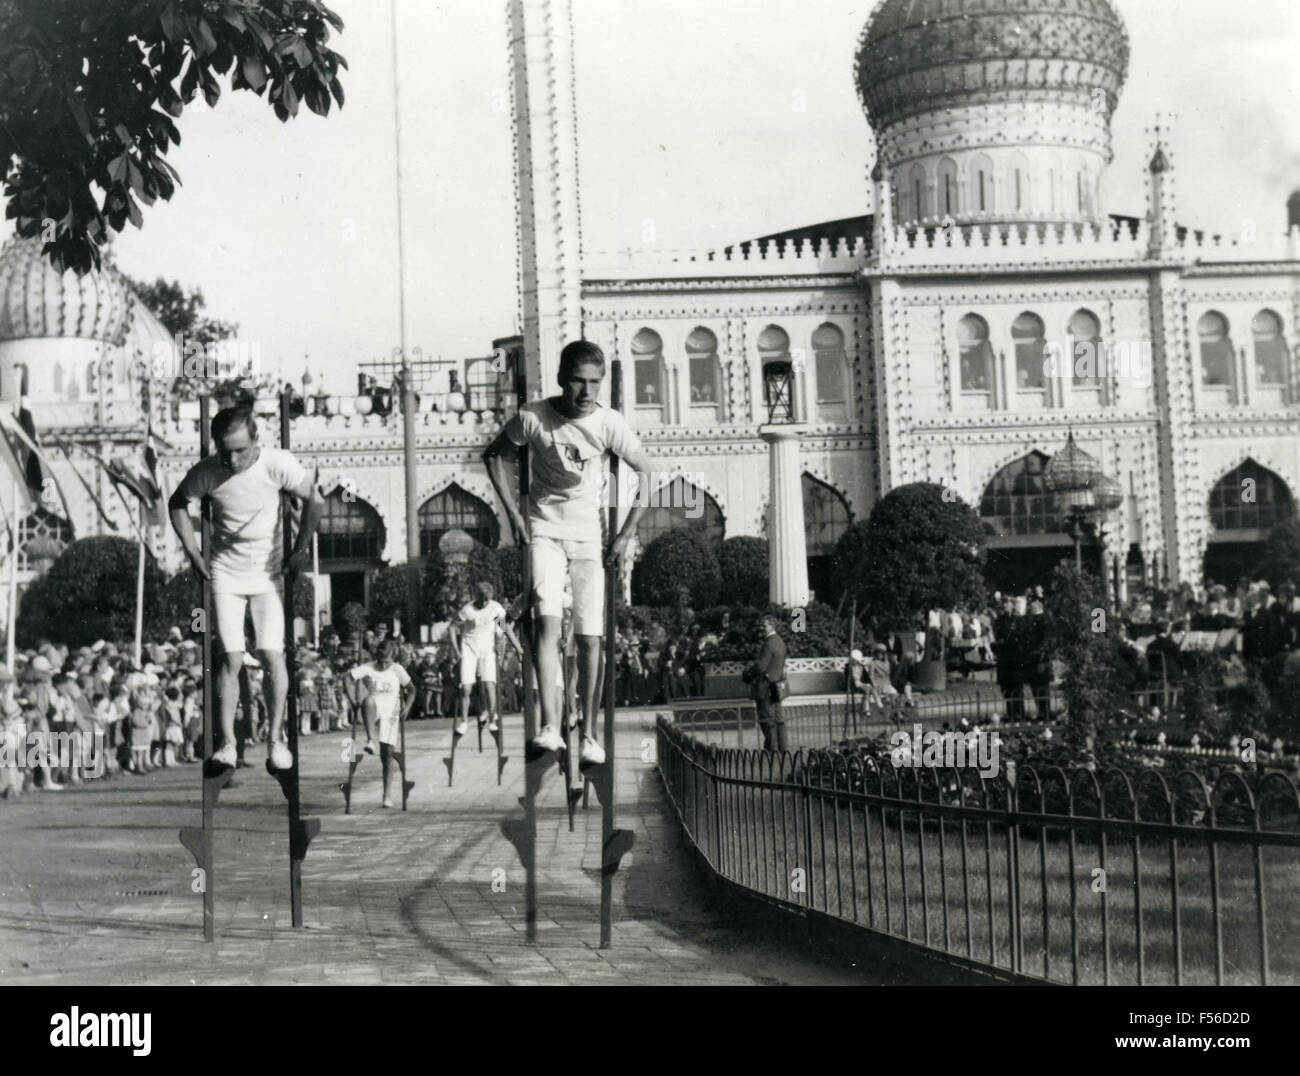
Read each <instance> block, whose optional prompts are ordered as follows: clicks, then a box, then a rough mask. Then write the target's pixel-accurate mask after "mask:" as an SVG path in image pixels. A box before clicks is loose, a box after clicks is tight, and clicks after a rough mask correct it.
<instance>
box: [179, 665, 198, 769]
mask: <svg viewBox="0 0 1300 1076" xmlns="http://www.w3.org/2000/svg"><path fill="white" fill-rule="evenodd" d="M181 723H182V727H183V728H184V732H185V746H184V750H183V751H182V752H181V761H182V762H198V760H199V754H198V753H199V748H200V747H201V746H202V740H203V698H202V695H201V694H200V692H199V685H198V684H196V683H193V682H190V683H188V684H186V685H185V688H184V690H182V691H181Z"/></svg>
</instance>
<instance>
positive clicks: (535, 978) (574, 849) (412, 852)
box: [0, 711, 888, 985]
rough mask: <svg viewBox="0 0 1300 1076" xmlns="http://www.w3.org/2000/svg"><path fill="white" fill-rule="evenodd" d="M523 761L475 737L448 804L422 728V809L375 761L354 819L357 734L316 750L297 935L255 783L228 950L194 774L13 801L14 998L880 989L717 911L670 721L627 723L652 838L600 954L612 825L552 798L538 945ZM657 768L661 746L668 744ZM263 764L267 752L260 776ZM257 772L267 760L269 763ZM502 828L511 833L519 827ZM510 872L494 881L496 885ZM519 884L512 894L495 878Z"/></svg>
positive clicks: (624, 788) (225, 905)
mask: <svg viewBox="0 0 1300 1076" xmlns="http://www.w3.org/2000/svg"><path fill="white" fill-rule="evenodd" d="M505 729H506V738H507V739H506V742H507V745H508V749H507V754H510V755H512V756H513V757H512V758H511V760H510V762H509V763H508V764H507V767H506V770H505V774H504V779H503V784H502V785H501V786H500V787H498V786H497V784H496V782H495V778H494V767H495V754H494V753H493V748H492V744H491V740H490V738H488V737H486V736H485V737H484V739H485V747H484V753H483V754H482V755H480V754H478V752H477V748H476V744H475V742H474V741H475V736H474V733H473V731H471V733H470V735H469V736H467V737H465V739H464V740H463V741H462V743H461V745H460V747H459V748H458V750H457V757H456V782H455V786H454V787H450V788H449V787H448V786H447V769H446V766H445V764H444V759H445V758H446V755H447V749H448V746H449V743H450V735H451V734H450V728H449V725H448V723H447V722H446V721H436V722H416V723H413V724H412V725H410V726H408V737H407V741H408V742H407V746H408V750H409V753H410V755H411V773H410V776H411V777H412V778H413V779H414V780H415V781H416V782H417V784H416V788H415V791H414V792H413V793H412V797H411V801H410V804H409V808H410V809H409V810H408V812H407V813H405V814H403V813H402V812H401V811H400V810H383V809H381V808H380V806H379V798H380V795H379V763H378V760H377V759H367V760H366V761H365V762H364V763H363V764H362V765H361V766H360V767H359V768H358V770H357V778H356V784H355V788H354V799H353V812H354V813H353V814H352V815H350V816H345V815H344V814H343V797H342V795H341V794H340V793H339V792H338V789H337V785H338V782H339V781H340V780H342V779H343V777H344V776H345V773H346V766H345V765H344V763H343V761H342V753H341V743H342V740H343V739H344V736H345V734H343V733H336V734H331V735H328V736H319V735H317V736H311V737H307V738H304V739H303V740H302V741H301V743H302V755H303V778H302V798H303V813H304V814H307V815H313V816H315V817H318V818H320V819H321V833H320V835H319V836H318V837H317V838H316V839H315V841H314V842H313V843H312V847H311V850H310V852H309V854H308V856H307V858H306V860H305V862H304V866H303V893H304V898H303V902H304V909H305V925H304V929H302V930H300V931H294V930H292V928H291V926H290V921H289V898H288V873H289V872H288V858H287V843H288V842H287V835H286V828H287V825H286V815H285V808H284V799H283V797H282V796H281V794H280V791H279V788H278V787H277V786H276V784H275V782H274V781H272V780H271V778H270V777H269V776H267V774H266V773H265V771H264V770H262V769H257V768H255V769H249V770H241V771H239V775H238V779H237V785H236V787H233V788H230V789H227V790H226V791H224V792H223V793H222V795H221V800H220V803H219V805H218V808H217V835H216V857H217V858H216V867H215V870H214V878H213V881H214V885H215V894H216V914H217V941H216V942H215V943H214V944H213V945H207V944H205V943H204V942H203V939H202V898H201V896H199V895H198V894H194V893H192V892H191V890H190V880H191V871H192V869H193V866H194V864H193V860H192V859H191V858H190V857H189V854H188V853H187V852H185V851H184V849H182V848H181V846H180V843H179V841H178V840H177V831H178V829H179V828H180V827H181V826H182V825H187V824H188V825H197V824H198V823H199V806H198V804H199V787H198V785H199V776H198V772H197V769H198V768H197V767H194V766H186V767H177V768H175V769H169V770H163V771H156V772H155V773H153V774H150V775H145V776H143V777H129V776H128V777H123V778H120V779H117V780H113V781H98V782H93V783H91V784H90V785H88V786H85V787H83V788H82V789H81V790H71V789H69V790H66V791H63V792H50V793H41V792H29V793H28V794H27V795H26V796H24V797H23V799H22V800H21V801H18V802H0V983H65V984H67V983H77V984H83V983H84V984H190V983H211V984H245V983H246V984H272V983H276V984H278V983H288V984H294V983H322V984H323V983H358V984H360V983H376V984H380V983H393V984H399V983H429V984H447V985H461V984H464V985H470V984H520V985H523V984H538V985H542V984H546V985H564V984H611V985H631V984H665V985H669V984H671V985H691V984H699V985H741V984H771V983H808V984H812V983H845V984H860V983H864V982H872V981H885V980H886V979H887V978H888V976H886V975H885V974H884V973H883V971H881V970H880V969H877V970H875V971H874V972H873V971H872V970H871V969H863V968H855V967H852V966H847V965H846V966H836V964H835V962H833V961H828V960H826V959H825V958H822V957H818V956H817V955H816V954H814V953H812V952H810V951H808V950H807V949H806V948H804V947H803V946H801V945H799V944H798V943H797V942H796V941H790V940H787V939H785V938H784V936H783V937H770V936H766V935H765V933H764V932H763V931H759V930H754V929H747V928H746V925H745V924H744V923H743V922H737V921H733V920H729V919H727V918H724V916H723V914H722V913H721V912H719V911H718V910H717V909H716V908H715V907H713V906H712V905H711V904H710V902H709V900H708V897H707V891H706V890H705V889H704V888H703V887H702V885H701V884H700V882H699V880H698V879H697V877H696V876H695V875H694V873H693V872H692V870H691V869H690V867H689V861H688V858H687V853H686V850H685V848H684V847H683V846H682V844H681V837H680V831H679V827H678V825H677V822H676V821H675V819H674V818H673V816H672V810H671V807H670V806H669V804H668V802H667V799H666V797H665V796H664V793H663V790H662V785H661V783H660V780H659V777H658V774H657V773H656V772H655V770H654V767H653V764H652V763H651V762H647V761H643V758H642V756H643V751H644V748H645V747H646V745H647V744H651V745H652V744H653V735H654V731H653V730H654V715H653V713H651V712H649V711H621V712H620V713H619V717H618V734H619V750H618V757H617V765H618V770H617V780H618V825H619V826H620V827H622V828H627V829H631V830H633V831H634V832H635V834H636V847H635V849H634V850H633V851H632V853H630V854H629V855H628V856H626V857H625V858H624V860H623V866H622V869H621V870H620V871H619V873H618V875H617V876H616V879H615V885H614V935H613V945H612V947H611V948H610V949H608V950H600V949H599V948H598V942H599V904H600V875H599V866H600V809H599V805H598V801H597V799H596V797H595V795H594V793H593V795H592V797H591V808H590V809H589V810H588V811H587V812H586V813H585V814H584V813H583V812H581V811H579V814H578V818H577V823H576V831H575V832H574V833H569V831H568V816H567V811H566V809H565V806H564V801H563V793H562V790H561V784H560V779H559V774H558V772H557V770H556V769H554V768H552V769H551V771H550V773H549V775H548V776H547V777H546V778H545V780H544V782H543V784H542V788H541V791H540V793H539V795H538V797H537V804H538V838H537V867H538V870H537V890H538V940H537V943H536V944H529V943H528V942H527V941H526V938H525V933H524V905H523V896H524V871H523V867H522V865H521V864H520V862H519V858H518V855H517V853H516V851H515V849H514V847H513V845H512V844H511V843H510V842H509V840H508V839H507V836H506V833H507V832H509V831H510V829H511V826H512V824H519V823H521V822H522V818H523V811H522V808H521V807H520V806H519V797H521V796H522V795H523V766H522V749H521V728H520V718H519V717H518V716H515V717H513V718H508V719H507V720H506V722H505ZM651 750H653V748H652V747H651ZM251 757H252V756H250V758H251ZM258 761H259V763H260V753H259V755H258ZM503 827H504V828H503ZM494 872H499V873H497V874H495V875H494ZM494 877H495V878H497V879H498V885H497V887H496V889H497V890H499V889H500V888H501V886H500V884H499V882H500V880H504V892H501V891H494V887H493V880H494Z"/></svg>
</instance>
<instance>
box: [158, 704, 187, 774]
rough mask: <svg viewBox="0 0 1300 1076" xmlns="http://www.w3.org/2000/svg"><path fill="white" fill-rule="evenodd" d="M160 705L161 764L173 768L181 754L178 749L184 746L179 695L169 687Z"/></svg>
mask: <svg viewBox="0 0 1300 1076" xmlns="http://www.w3.org/2000/svg"><path fill="white" fill-rule="evenodd" d="M164 700H165V701H164V702H163V704H162V714H161V716H162V722H163V753H162V764H163V765H164V766H173V765H175V764H176V763H177V762H178V761H179V756H180V755H181V754H182V753H183V752H181V751H180V748H181V747H183V746H184V744H185V719H184V717H183V716H182V713H181V693H180V691H178V690H177V689H176V688H174V687H169V688H168V689H167V691H166V693H165V695H164Z"/></svg>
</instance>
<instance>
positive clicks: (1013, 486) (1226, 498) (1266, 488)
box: [979, 452, 1295, 537]
mask: <svg viewBox="0 0 1300 1076" xmlns="http://www.w3.org/2000/svg"><path fill="white" fill-rule="evenodd" d="M1050 462H1051V457H1050V456H1047V455H1045V454H1044V453H1042V452H1031V453H1030V454H1029V455H1027V456H1024V457H1022V458H1021V459H1018V460H1014V461H1013V462H1011V463H1009V464H1007V466H1005V467H1003V468H1002V470H1000V471H999V472H998V473H997V474H996V475H994V476H993V478H992V480H991V481H990V482H989V484H988V485H987V486H985V487H984V494H983V496H982V497H981V498H980V506H979V511H980V517H981V518H982V519H983V520H984V523H985V525H986V526H987V527H988V528H989V530H990V531H992V533H993V534H995V535H997V536H998V537H1025V536H1028V535H1048V534H1059V533H1061V532H1062V531H1063V530H1064V529H1065V527H1064V518H1063V516H1062V512H1061V500H1060V497H1059V496H1058V495H1057V494H1056V493H1054V492H1053V491H1052V490H1050V489H1048V487H1047V482H1046V479H1045V477H1044V476H1045V473H1046V470H1047V465H1048V464H1049V463H1050ZM1209 510H1210V522H1211V524H1212V525H1213V527H1214V530H1215V531H1216V532H1219V533H1220V534H1224V533H1225V532H1228V533H1229V534H1233V533H1235V534H1240V533H1242V532H1250V533H1251V534H1252V535H1259V534H1261V533H1263V532H1266V531H1268V530H1271V529H1272V528H1273V527H1274V526H1276V525H1277V524H1278V523H1280V522H1282V521H1283V520H1284V519H1287V518H1289V517H1290V516H1291V515H1292V513H1293V512H1294V510H1295V505H1294V501H1293V498H1292V496H1291V491H1290V489H1288V488H1287V484H1286V483H1285V482H1284V481H1283V480H1282V479H1281V478H1280V477H1279V476H1278V475H1276V474H1274V473H1273V472H1272V471H1270V470H1268V469H1267V468H1264V467H1261V466H1260V465H1259V464H1258V463H1256V462H1255V461H1254V460H1251V459H1248V460H1246V461H1245V462H1244V463H1242V464H1241V465H1240V466H1238V467H1234V468H1233V469H1232V470H1231V471H1229V472H1227V474H1225V475H1223V477H1221V478H1220V479H1219V480H1218V482H1216V483H1215V484H1214V487H1213V488H1212V489H1211V490H1210V498H1209Z"/></svg>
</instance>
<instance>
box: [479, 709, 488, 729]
mask: <svg viewBox="0 0 1300 1076" xmlns="http://www.w3.org/2000/svg"><path fill="white" fill-rule="evenodd" d="M478 723H479V728H482V727H483V726H484V725H486V724H487V723H488V712H487V711H486V710H484V711H483V712H482V713H481V714H479V715H478Z"/></svg>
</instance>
